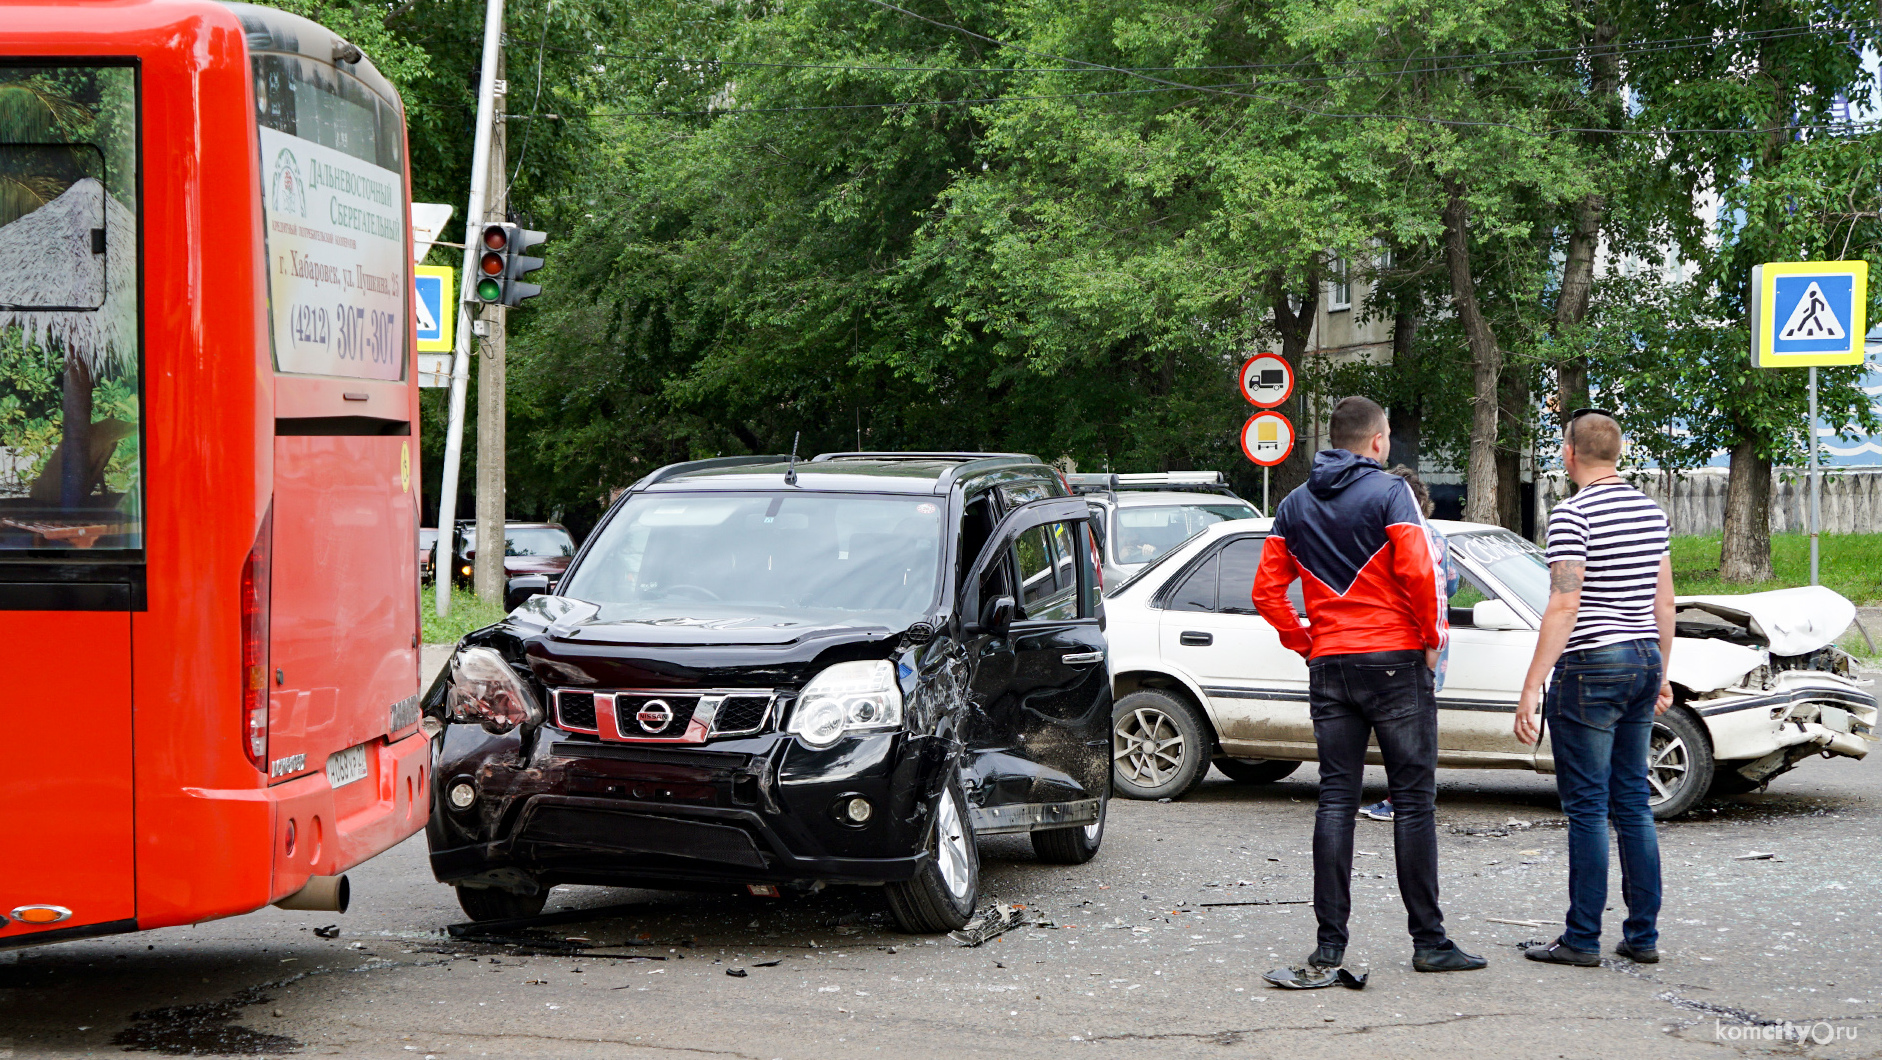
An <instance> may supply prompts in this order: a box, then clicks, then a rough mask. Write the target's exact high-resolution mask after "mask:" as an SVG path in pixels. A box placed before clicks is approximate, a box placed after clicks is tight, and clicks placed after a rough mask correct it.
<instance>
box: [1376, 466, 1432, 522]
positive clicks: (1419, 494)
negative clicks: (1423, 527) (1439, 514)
mask: <svg viewBox="0 0 1882 1060" xmlns="http://www.w3.org/2000/svg"><path fill="white" fill-rule="evenodd" d="M1387 473H1388V474H1393V475H1397V476H1398V477H1399V478H1402V479H1404V480H1405V483H1406V485H1409V486H1410V487H1411V491H1412V496H1413V497H1416V498H1418V510H1419V511H1421V512H1423V513H1424V516H1425V518H1427V519H1429V518H1431V513H1432V512H1435V511H1437V510H1438V506H1437V505H1436V504H1433V503H1432V502H1431V491H1430V490H1428V489H1426V488H1425V483H1424V480H1423V479H1421V478H1419V477H1418V472H1416V471H1413V470H1412V469H1411V468H1408V467H1406V466H1405V465H1404V464H1393V465H1392V466H1391V467H1390V468H1388V469H1387Z"/></svg>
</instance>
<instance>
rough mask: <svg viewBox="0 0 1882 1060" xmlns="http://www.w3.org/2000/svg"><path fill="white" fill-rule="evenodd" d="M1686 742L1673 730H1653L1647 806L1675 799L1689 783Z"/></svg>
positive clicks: (1648, 761)
mask: <svg viewBox="0 0 1882 1060" xmlns="http://www.w3.org/2000/svg"><path fill="white" fill-rule="evenodd" d="M1691 768H1692V763H1691V760H1690V756H1689V755H1688V754H1687V753H1686V741H1685V740H1683V739H1681V738H1680V737H1679V736H1677V735H1676V734H1674V733H1673V732H1672V731H1671V730H1669V729H1665V728H1662V727H1660V726H1658V725H1656V726H1654V727H1653V743H1652V744H1651V746H1649V747H1648V749H1647V787H1648V789H1649V790H1648V792H1647V805H1649V806H1658V805H1659V804H1661V803H1663V802H1665V801H1666V800H1668V799H1670V798H1672V797H1673V793H1674V792H1675V791H1678V790H1679V788H1680V785H1682V784H1684V783H1686V775H1687V773H1688V772H1689V771H1690V770H1691Z"/></svg>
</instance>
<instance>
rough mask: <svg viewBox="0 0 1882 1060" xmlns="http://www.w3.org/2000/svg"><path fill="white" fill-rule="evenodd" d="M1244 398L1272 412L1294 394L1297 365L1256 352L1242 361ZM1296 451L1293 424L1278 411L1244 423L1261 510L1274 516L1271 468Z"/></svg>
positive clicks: (1245, 444) (1245, 449) (1246, 452)
mask: <svg viewBox="0 0 1882 1060" xmlns="http://www.w3.org/2000/svg"><path fill="white" fill-rule="evenodd" d="M1238 382H1239V383H1240V385H1241V390H1242V396H1243V397H1245V398H1247V399H1248V403H1249V404H1250V405H1253V406H1255V407H1256V408H1258V409H1264V410H1272V409H1273V408H1274V407H1275V406H1276V405H1279V404H1281V403H1282V402H1284V401H1286V400H1287V399H1288V398H1290V397H1292V396H1293V394H1294V366H1293V365H1291V364H1288V363H1287V360H1286V358H1284V357H1281V356H1279V355H1277V354H1272V353H1257V354H1255V355H1254V356H1253V357H1250V358H1248V359H1247V360H1246V361H1243V362H1242V370H1241V375H1240V376H1239V378H1238ZM1293 451H1294V425H1293V424H1292V423H1289V422H1288V419H1287V417H1286V416H1283V415H1281V414H1280V413H1278V412H1273V411H1263V412H1257V413H1255V414H1254V415H1253V416H1250V417H1248V422H1247V423H1244V424H1242V454H1243V455H1244V456H1246V457H1248V459H1249V460H1250V461H1252V462H1254V463H1255V464H1257V465H1259V466H1260V468H1261V511H1262V514H1264V515H1268V516H1272V515H1273V514H1274V509H1273V508H1271V507H1269V505H1268V476H1269V474H1271V472H1270V470H1269V469H1270V468H1273V467H1274V466H1275V465H1276V464H1279V463H1281V462H1282V461H1284V460H1286V459H1287V456H1288V454H1289V453H1291V452H1293Z"/></svg>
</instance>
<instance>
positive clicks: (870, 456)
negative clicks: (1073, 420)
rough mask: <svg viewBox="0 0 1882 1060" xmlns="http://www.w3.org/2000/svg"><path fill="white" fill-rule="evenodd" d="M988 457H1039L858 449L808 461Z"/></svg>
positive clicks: (1034, 460)
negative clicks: (889, 451)
mask: <svg viewBox="0 0 1882 1060" xmlns="http://www.w3.org/2000/svg"><path fill="white" fill-rule="evenodd" d="M990 457H1005V458H1017V459H1020V460H1025V461H1028V462H1030V463H1035V464H1036V463H1039V458H1038V457H1036V456H1032V455H1030V454H1028V453H966V452H961V453H945V452H935V453H872V452H861V451H858V452H853V453H818V454H817V455H816V456H813V457H811V458H810V462H811V463H813V464H815V463H821V462H823V461H826V460H960V461H973V460H985V459H988V458H990Z"/></svg>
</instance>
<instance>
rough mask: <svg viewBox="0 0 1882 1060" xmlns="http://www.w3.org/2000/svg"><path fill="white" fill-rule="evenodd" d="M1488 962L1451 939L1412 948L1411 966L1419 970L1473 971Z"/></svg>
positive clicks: (1485, 965)
mask: <svg viewBox="0 0 1882 1060" xmlns="http://www.w3.org/2000/svg"><path fill="white" fill-rule="evenodd" d="M1489 964H1490V962H1489V961H1487V960H1485V959H1483V958H1482V957H1479V956H1477V955H1476V954H1474V953H1466V952H1464V948H1463V947H1462V946H1459V945H1458V944H1457V943H1456V941H1455V940H1452V939H1445V940H1444V942H1443V943H1441V944H1440V945H1437V946H1429V947H1427V946H1416V947H1413V948H1412V967H1413V968H1414V969H1416V970H1418V971H1421V972H1474V971H1476V970H1477V969H1479V968H1484V967H1487V966H1488V965H1489Z"/></svg>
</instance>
